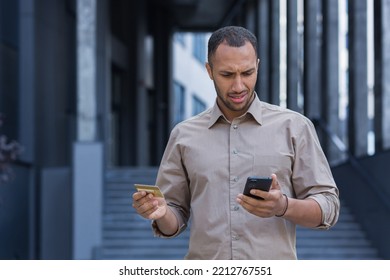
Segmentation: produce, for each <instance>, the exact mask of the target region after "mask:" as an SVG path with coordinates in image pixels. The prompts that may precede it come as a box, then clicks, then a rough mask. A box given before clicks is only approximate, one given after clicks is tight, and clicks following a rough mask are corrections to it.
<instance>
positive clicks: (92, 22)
mask: <svg viewBox="0 0 390 280" xmlns="http://www.w3.org/2000/svg"><path fill="white" fill-rule="evenodd" d="M96 5H97V1H96V0H77V135H76V138H77V139H76V142H75V143H74V145H73V248H72V251H73V254H72V255H73V256H72V257H73V259H92V258H94V256H93V252H94V249H96V248H97V247H99V246H100V245H101V243H102V226H101V224H102V222H101V220H102V193H103V174H104V170H103V145H102V143H100V142H98V139H97V138H98V137H97V136H98V134H97V127H98V125H97V122H98V121H97V104H96V103H97V87H96V83H97V79H96V76H97V74H96V73H97V71H96V65H97V52H96V45H97V41H96V37H97V36H96V29H97V28H96V27H97V17H96V15H97V6H96Z"/></svg>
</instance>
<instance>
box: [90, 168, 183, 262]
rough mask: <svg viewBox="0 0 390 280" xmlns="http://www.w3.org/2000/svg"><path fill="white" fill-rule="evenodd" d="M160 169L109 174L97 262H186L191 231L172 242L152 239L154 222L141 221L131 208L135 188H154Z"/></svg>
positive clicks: (119, 171)
mask: <svg viewBox="0 0 390 280" xmlns="http://www.w3.org/2000/svg"><path fill="white" fill-rule="evenodd" d="M156 176H157V168H150V167H147V168H142V167H141V168H124V169H115V170H109V171H108V172H107V174H106V185H105V190H104V202H103V204H104V205H103V246H102V248H100V249H99V250H97V256H96V258H98V259H113V260H115V259H142V260H153V259H156V260H157V259H168V260H169V259H183V258H184V255H185V254H186V252H187V248H188V238H189V231H185V232H183V233H182V234H181V235H180V236H178V237H176V238H172V239H165V238H156V237H154V236H153V232H152V229H151V222H150V221H149V220H146V219H144V218H142V217H140V216H139V215H138V214H137V213H136V212H135V210H134V208H133V207H132V206H131V204H132V195H133V193H134V192H135V188H134V184H135V183H139V184H149V185H153V184H154V183H155V179H156Z"/></svg>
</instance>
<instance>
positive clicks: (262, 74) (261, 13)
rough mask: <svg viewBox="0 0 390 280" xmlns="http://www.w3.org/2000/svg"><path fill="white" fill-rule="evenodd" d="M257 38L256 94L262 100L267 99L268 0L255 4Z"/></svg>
mask: <svg viewBox="0 0 390 280" xmlns="http://www.w3.org/2000/svg"><path fill="white" fill-rule="evenodd" d="M257 11H258V12H257V14H258V17H257V18H258V21H257V30H258V31H257V34H256V35H257V39H258V50H257V51H258V55H259V58H260V66H259V67H260V68H259V77H258V80H257V89H256V90H257V94H258V95H259V97H260V99H261V100H262V101H265V102H268V101H269V86H270V85H269V76H270V74H269V70H268V69H269V56H268V54H269V48H270V42H269V40H268V37H269V32H270V31H269V30H270V29H269V0H258V5H257Z"/></svg>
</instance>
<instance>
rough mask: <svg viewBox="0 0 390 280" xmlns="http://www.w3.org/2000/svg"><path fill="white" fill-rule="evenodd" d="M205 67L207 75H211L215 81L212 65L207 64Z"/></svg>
mask: <svg viewBox="0 0 390 280" xmlns="http://www.w3.org/2000/svg"><path fill="white" fill-rule="evenodd" d="M205 66H206V69H207V73H208V74H209V77H210V79H211V80H214V79H213V69H211V65H210V63H208V62H206V64H205Z"/></svg>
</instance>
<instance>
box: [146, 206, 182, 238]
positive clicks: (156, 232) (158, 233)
mask: <svg viewBox="0 0 390 280" xmlns="http://www.w3.org/2000/svg"><path fill="white" fill-rule="evenodd" d="M171 210H172V212H173V214H174V215H175V216H176V219H177V222H178V224H179V227H178V230H177V231H176V232H175V233H174V234H172V235H167V234H165V233H163V232H162V231H161V230H160V229H159V228H158V226H157V222H156V221H155V220H153V221H152V230H153V233H154V237H160V238H173V237H176V236H178V235H179V234H180V233H182V232H183V231H184V230H185V229H186V228H187V225H186V224H185V223H184V222H183V221H182V220H181V219H179V217H178V214H177V213H176V211H175V209H172V207H171Z"/></svg>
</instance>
